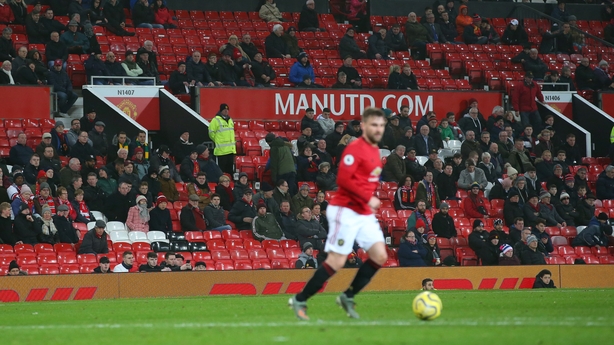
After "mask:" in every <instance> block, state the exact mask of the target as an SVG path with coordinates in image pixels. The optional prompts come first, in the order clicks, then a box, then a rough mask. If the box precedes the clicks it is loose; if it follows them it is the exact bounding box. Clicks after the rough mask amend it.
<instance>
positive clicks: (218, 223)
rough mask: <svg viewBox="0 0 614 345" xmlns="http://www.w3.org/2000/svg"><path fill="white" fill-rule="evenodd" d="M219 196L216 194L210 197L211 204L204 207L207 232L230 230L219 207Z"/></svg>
mask: <svg viewBox="0 0 614 345" xmlns="http://www.w3.org/2000/svg"><path fill="white" fill-rule="evenodd" d="M220 201H221V199H220V196H219V195H218V194H215V193H214V194H212V195H211V202H210V203H209V204H208V205H207V206H206V207H205V209H204V213H205V219H206V220H207V229H208V230H217V231H222V230H230V229H232V228H231V226H230V225H228V224H227V223H226V215H225V214H224V209H223V208H222V206H221V205H220Z"/></svg>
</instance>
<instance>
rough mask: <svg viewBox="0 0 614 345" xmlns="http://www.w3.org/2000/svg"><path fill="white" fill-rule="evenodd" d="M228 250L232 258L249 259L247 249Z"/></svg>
mask: <svg viewBox="0 0 614 345" xmlns="http://www.w3.org/2000/svg"><path fill="white" fill-rule="evenodd" d="M229 252H230V258H231V259H233V260H241V259H243V260H248V259H249V255H248V254H247V251H246V250H244V249H232V250H230V251H229Z"/></svg>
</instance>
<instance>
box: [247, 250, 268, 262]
mask: <svg viewBox="0 0 614 345" xmlns="http://www.w3.org/2000/svg"><path fill="white" fill-rule="evenodd" d="M248 256H249V258H250V259H252V260H260V259H268V256H267V254H266V252H265V251H264V250H263V249H249V250H248Z"/></svg>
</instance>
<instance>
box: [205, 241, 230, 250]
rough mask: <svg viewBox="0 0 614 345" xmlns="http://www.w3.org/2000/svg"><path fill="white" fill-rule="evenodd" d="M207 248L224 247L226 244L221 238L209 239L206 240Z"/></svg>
mask: <svg viewBox="0 0 614 345" xmlns="http://www.w3.org/2000/svg"><path fill="white" fill-rule="evenodd" d="M207 248H208V249H209V250H217V249H222V250H223V249H226V245H225V244H224V241H222V240H210V241H207Z"/></svg>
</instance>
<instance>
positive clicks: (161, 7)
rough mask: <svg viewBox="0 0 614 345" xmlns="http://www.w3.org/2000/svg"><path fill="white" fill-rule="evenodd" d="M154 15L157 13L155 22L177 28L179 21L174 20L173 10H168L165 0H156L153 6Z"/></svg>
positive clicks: (165, 26) (169, 27)
mask: <svg viewBox="0 0 614 345" xmlns="http://www.w3.org/2000/svg"><path fill="white" fill-rule="evenodd" d="M151 8H152V10H153V12H154V15H155V21H154V22H155V23H156V24H160V25H162V26H164V28H165V29H175V28H177V22H176V21H175V20H173V17H172V15H171V12H170V11H169V10H168V8H167V7H166V5H165V4H164V1H162V0H156V1H154V3H153V5H152V6H151Z"/></svg>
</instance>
